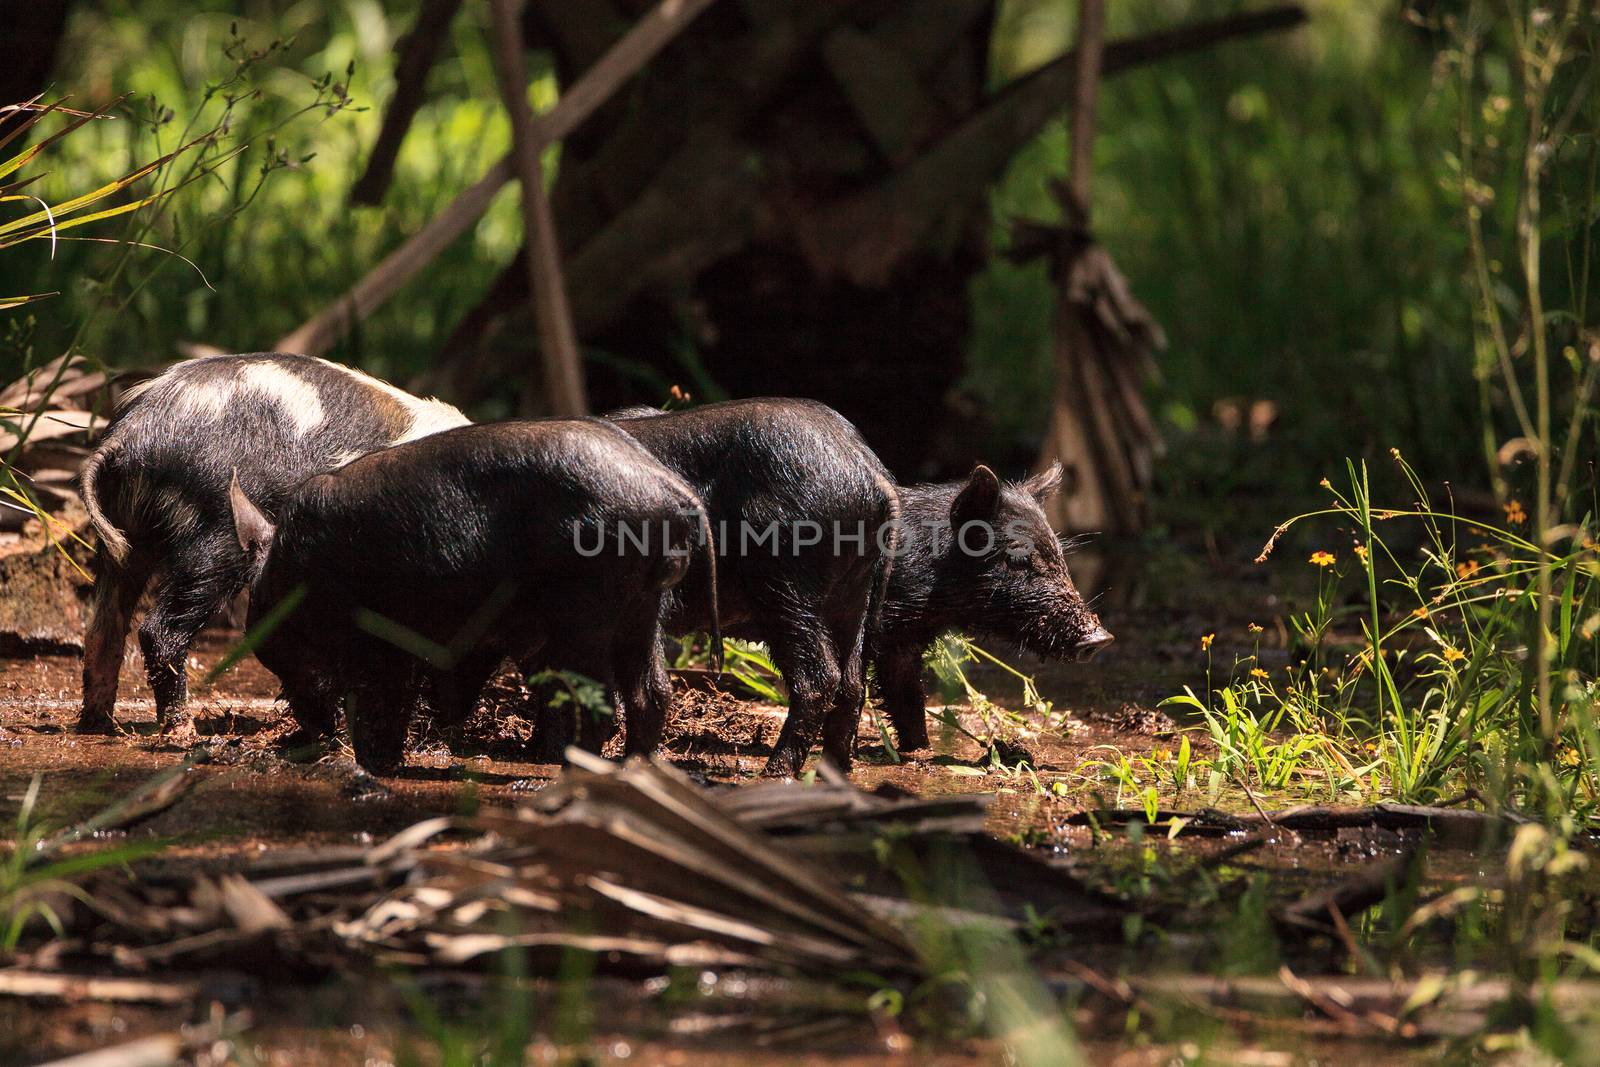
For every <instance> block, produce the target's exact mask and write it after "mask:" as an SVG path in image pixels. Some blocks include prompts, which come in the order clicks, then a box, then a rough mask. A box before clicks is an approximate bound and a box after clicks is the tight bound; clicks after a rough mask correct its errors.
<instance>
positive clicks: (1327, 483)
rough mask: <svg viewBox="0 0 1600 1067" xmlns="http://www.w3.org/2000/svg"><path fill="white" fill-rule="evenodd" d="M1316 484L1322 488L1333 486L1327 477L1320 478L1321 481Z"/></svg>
mask: <svg viewBox="0 0 1600 1067" xmlns="http://www.w3.org/2000/svg"><path fill="white" fill-rule="evenodd" d="M1317 484H1318V485H1320V486H1322V488H1324V489H1332V488H1333V483H1332V482H1330V481H1328V479H1326V478H1324V479H1322V481H1320V482H1318V483H1317Z"/></svg>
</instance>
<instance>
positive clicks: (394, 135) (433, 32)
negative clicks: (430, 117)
mask: <svg viewBox="0 0 1600 1067" xmlns="http://www.w3.org/2000/svg"><path fill="white" fill-rule="evenodd" d="M460 7H461V0H423V3H422V7H421V8H420V9H419V10H418V11H417V21H416V24H415V25H414V26H412V27H411V32H410V33H408V34H406V35H405V37H404V38H402V39H401V40H400V42H399V44H397V45H396V46H395V52H396V54H397V55H398V56H399V59H397V60H396V61H395V67H394V95H393V96H391V97H390V98H389V106H388V107H386V108H385V109H384V112H383V127H382V129H380V130H379V131H378V139H377V140H376V141H374V142H372V153H371V154H370V155H369V156H368V157H367V168H366V170H364V171H362V172H361V177H360V178H358V179H357V180H356V184H355V185H354V186H353V187H352V188H351V190H350V199H351V200H353V201H355V202H356V203H358V204H376V203H378V202H379V201H381V200H382V199H383V194H384V193H385V192H387V191H388V189H389V181H390V179H391V178H393V177H394V164H395V160H397V159H399V158H400V144H401V142H402V141H404V140H405V137H406V132H407V131H408V130H410V129H411V121H412V120H413V119H414V118H416V117H417V111H418V110H420V109H421V107H422V104H423V101H424V100H425V99H426V98H427V83H428V72H429V71H431V70H432V69H433V64H434V61H435V60H437V59H438V58H439V49H440V48H441V47H442V46H443V45H444V42H445V41H446V40H447V39H448V38H449V36H450V23H451V21H452V20H453V19H454V18H455V17H456V11H457V9H459V8H460Z"/></svg>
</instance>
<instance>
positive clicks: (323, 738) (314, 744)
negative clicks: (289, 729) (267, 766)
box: [277, 727, 331, 762]
mask: <svg viewBox="0 0 1600 1067" xmlns="http://www.w3.org/2000/svg"><path fill="white" fill-rule="evenodd" d="M330 740H331V739H330V738H329V737H328V736H327V735H326V734H324V733H322V732H321V731H320V730H310V729H306V728H304V727H302V728H301V729H298V730H295V731H294V732H293V733H288V734H284V735H283V736H282V737H280V738H278V743H277V749H278V754H279V755H281V756H282V757H283V758H284V759H286V760H290V761H291V762H295V761H300V760H307V761H311V760H315V759H317V758H318V757H319V756H321V755H322V754H323V753H324V752H326V751H327V749H328V742H329V741H330Z"/></svg>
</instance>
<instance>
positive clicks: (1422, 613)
mask: <svg viewBox="0 0 1600 1067" xmlns="http://www.w3.org/2000/svg"><path fill="white" fill-rule="evenodd" d="M1429 614H1430V613H1429V611H1428V609H1427V608H1426V607H1420V608H1418V609H1417V610H1416V611H1413V612H1412V613H1411V616H1412V618H1416V619H1426V618H1427V617H1428V615H1429Z"/></svg>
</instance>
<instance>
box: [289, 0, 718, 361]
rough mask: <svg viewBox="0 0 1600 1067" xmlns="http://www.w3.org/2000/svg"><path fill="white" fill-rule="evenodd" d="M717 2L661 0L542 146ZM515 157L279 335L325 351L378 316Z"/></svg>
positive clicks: (506, 176)
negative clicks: (336, 295) (356, 326)
mask: <svg viewBox="0 0 1600 1067" xmlns="http://www.w3.org/2000/svg"><path fill="white" fill-rule="evenodd" d="M715 2H716V0H661V2H660V3H659V4H657V5H656V6H655V7H654V8H653V9H652V10H651V11H650V13H649V14H648V15H646V16H644V18H642V19H640V20H639V22H638V23H637V24H636V25H635V26H634V27H633V29H631V30H629V31H628V32H627V33H626V34H625V35H624V36H623V37H622V39H621V40H619V41H618V42H617V43H616V44H614V45H612V46H611V49H610V50H609V51H608V52H606V54H605V55H604V56H601V57H600V59H599V61H598V62H596V63H595V65H594V66H592V67H590V68H589V69H588V70H587V71H585V72H584V75H583V77H581V78H579V79H578V80H577V81H576V82H574V83H573V85H572V87H571V88H570V89H568V90H567V91H566V92H565V93H563V94H562V95H561V99H560V100H559V101H557V103H556V106H555V107H553V108H551V109H550V110H549V111H547V112H545V113H544V114H543V115H541V116H539V119H538V121H537V122H536V123H535V125H534V136H535V141H536V143H537V145H538V146H539V148H540V149H543V147H544V146H545V145H547V144H549V143H550V142H552V141H558V140H560V139H561V138H563V137H565V136H566V135H567V134H569V133H571V132H572V131H573V130H574V129H576V128H577V127H578V126H579V125H581V124H582V123H583V120H584V119H586V118H588V117H589V116H590V115H591V114H593V113H594V110H595V109H596V108H597V107H599V106H600V105H601V104H603V103H605V101H606V100H607V99H609V98H610V96H611V94H612V93H614V92H616V91H617V89H618V87H620V86H621V85H622V83H623V82H625V81H627V80H628V79H629V78H631V77H633V75H634V74H637V73H638V72H639V70H640V69H641V68H642V67H643V66H644V65H645V64H646V63H648V62H650V60H651V58H653V57H654V56H655V54H656V53H657V52H659V51H661V49H663V48H665V47H666V46H667V44H668V43H669V42H670V41H671V40H672V39H673V38H674V37H676V36H677V35H678V34H679V33H680V32H681V31H682V30H683V28H684V27H685V26H687V25H689V23H690V22H692V21H694V18H695V16H696V15H698V14H700V12H702V11H704V10H705V9H706V8H707V7H710V6H711V4H713V3H715ZM512 171H513V168H512V162H511V157H510V156H507V157H506V158H504V159H502V160H500V162H498V163H496V164H495V165H494V166H493V167H491V168H489V171H488V173H487V174H485V175H484V176H483V177H482V178H479V179H478V180H477V181H476V182H474V183H473V184H472V185H470V186H468V187H467V188H466V189H465V190H463V191H462V193H461V195H459V196H457V197H456V198H455V200H454V201H452V202H451V203H450V206H449V207H447V208H445V209H444V210H443V211H442V212H440V213H439V214H438V215H437V216H435V217H434V218H433V219H432V221H430V222H429V223H428V224H427V225H426V226H424V227H423V228H422V229H420V230H418V231H417V232H416V233H415V234H413V235H412V236H411V237H410V238H408V239H407V240H406V241H405V242H404V243H403V244H401V245H400V247H399V248H396V249H395V250H394V251H393V252H390V253H389V254H388V255H387V256H385V257H384V258H383V261H382V262H380V263H379V264H378V265H377V266H376V267H374V268H373V269H372V270H371V271H370V272H369V273H368V274H367V276H366V277H364V278H362V279H361V280H360V281H359V282H357V283H356V284H355V285H354V286H353V287H351V289H350V291H349V292H347V293H345V294H344V295H343V296H340V297H339V298H338V299H337V300H335V301H334V302H333V303H331V304H329V305H328V306H327V307H326V308H323V309H322V310H321V311H319V312H318V313H317V314H316V315H314V316H313V317H312V318H311V319H310V320H308V321H307V322H305V323H304V324H302V325H301V326H300V327H299V328H297V329H296V330H294V331H293V332H292V333H290V334H288V335H286V336H285V337H283V338H282V339H281V340H279V341H278V344H277V348H278V349H279V350H280V351H284V352H304V353H306V354H308V355H320V354H321V353H323V352H326V351H327V350H328V349H329V348H330V347H331V346H332V345H333V343H334V342H335V341H337V340H338V339H339V338H341V337H343V336H344V335H345V334H346V333H347V332H349V330H350V327H351V326H352V325H353V324H354V323H356V322H359V321H361V320H362V319H364V318H366V317H367V316H368V315H370V314H372V312H373V311H375V310H377V309H378V308H379V307H381V306H382V305H383V303H384V301H386V300H388V299H389V298H390V297H391V296H393V295H394V294H395V293H397V292H399V290H400V289H401V288H402V287H403V286H404V285H405V284H406V283H407V282H408V281H410V280H411V279H412V278H414V277H415V276H416V274H417V272H418V271H420V270H421V269H422V268H423V267H425V266H427V265H428V264H429V263H431V262H432V261H433V260H434V259H435V258H436V257H437V256H438V255H439V253H440V252H443V251H444V250H445V249H446V248H447V247H449V245H450V244H451V242H453V241H454V240H455V239H456V238H457V237H460V236H461V235H462V234H463V233H465V232H466V231H467V230H468V229H469V228H470V227H471V226H472V224H473V223H474V222H476V221H477V220H478V219H479V217H481V216H482V215H483V213H484V212H485V211H487V210H488V208H489V203H490V201H492V200H493V199H494V195H495V193H497V192H499V191H500V187H501V186H502V185H504V184H505V183H506V182H508V181H510V180H511V177H512Z"/></svg>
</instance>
